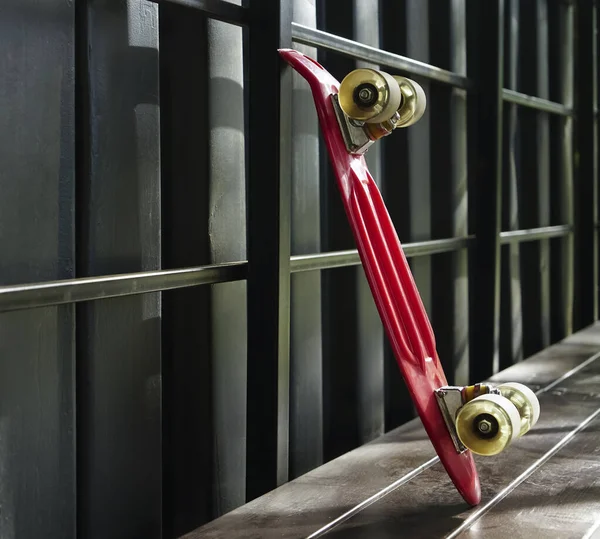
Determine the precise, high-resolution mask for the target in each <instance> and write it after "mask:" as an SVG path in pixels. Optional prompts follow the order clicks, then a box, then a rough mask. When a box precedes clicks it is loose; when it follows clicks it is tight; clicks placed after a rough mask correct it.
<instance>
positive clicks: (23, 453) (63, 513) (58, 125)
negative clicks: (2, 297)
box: [0, 0, 77, 539]
mask: <svg viewBox="0 0 600 539" xmlns="http://www.w3.org/2000/svg"><path fill="white" fill-rule="evenodd" d="M0 12H1V14H0V48H1V50H2V54H1V55H0V88H1V90H0V110H1V111H2V112H1V113H0V190H1V192H2V195H1V196H0V223H1V224H0V249H1V252H2V257H1V259H0V283H1V284H2V285H9V284H19V283H23V282H39V281H46V280H55V279H69V278H73V277H75V275H74V273H75V250H76V247H75V241H74V235H75V234H74V232H75V230H74V229H75V226H74V224H75V223H74V215H75V207H76V201H75V176H76V170H75V167H76V155H75V152H76V148H75V141H76V139H75V136H76V132H75V124H74V122H75V103H74V96H75V90H76V88H75V82H74V77H75V73H76V71H77V70H76V67H75V65H74V62H75V47H76V45H75V44H74V37H75V36H74V34H75V28H74V5H73V3H65V2H62V1H60V0H50V1H48V2H43V3H39V2H36V1H33V0H25V1H23V0H8V1H5V2H3V3H2V7H0ZM74 326H75V316H74V307H73V305H64V306H60V307H46V308H39V309H33V310H27V311H21V312H11V313H4V314H2V315H1V316H0V537H2V538H3V539H4V538H6V539H9V538H10V539H13V538H17V537H47V538H48V539H58V538H65V539H74V538H75V537H77V533H76V529H75V519H76V475H75V474H76V470H75V450H76V443H75V436H76V428H75V427H76V425H75V419H76V417H75V394H76V389H75V379H74V374H75V373H74V371H75V347H74V337H75V334H74Z"/></svg>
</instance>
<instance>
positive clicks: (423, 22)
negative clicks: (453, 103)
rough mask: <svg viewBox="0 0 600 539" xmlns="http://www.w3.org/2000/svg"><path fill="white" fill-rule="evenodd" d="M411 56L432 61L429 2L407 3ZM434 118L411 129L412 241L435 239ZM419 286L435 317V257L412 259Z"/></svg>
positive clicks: (426, 84)
mask: <svg viewBox="0 0 600 539" xmlns="http://www.w3.org/2000/svg"><path fill="white" fill-rule="evenodd" d="M406 22H407V27H406V39H407V56H409V57H410V58H413V59H415V60H420V61H422V62H429V24H428V23H429V1H424V0H407V1H406ZM419 83H420V84H421V85H422V86H423V89H424V90H425V94H429V88H430V83H429V81H425V80H419ZM430 122H431V115H430V114H425V115H424V116H423V117H422V118H421V120H420V121H419V122H418V123H417V124H415V125H414V126H411V128H410V129H408V130H407V133H406V137H407V139H408V151H409V155H410V158H409V161H408V182H409V190H410V191H409V201H410V202H409V203H410V241H424V240H429V239H431V202H430V200H431V144H430V140H429V137H430V132H431V130H430ZM410 264H411V268H412V271H413V275H414V279H415V283H416V285H417V287H418V289H419V294H420V295H421V299H422V300H423V305H424V306H425V309H426V310H427V312H428V314H429V316H431V310H432V290H431V257H429V256H427V257H419V258H417V259H414V260H411V262H410Z"/></svg>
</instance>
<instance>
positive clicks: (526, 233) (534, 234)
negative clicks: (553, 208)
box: [500, 225, 573, 245]
mask: <svg viewBox="0 0 600 539" xmlns="http://www.w3.org/2000/svg"><path fill="white" fill-rule="evenodd" d="M572 230H573V228H572V227H571V225H556V226H542V227H540V228H529V229H526V230H508V231H506V232H500V243H501V244H502V245H508V244H509V243H521V242H525V241H536V240H546V239H549V238H561V237H563V236H567V235H568V234H570V233H571V232H572Z"/></svg>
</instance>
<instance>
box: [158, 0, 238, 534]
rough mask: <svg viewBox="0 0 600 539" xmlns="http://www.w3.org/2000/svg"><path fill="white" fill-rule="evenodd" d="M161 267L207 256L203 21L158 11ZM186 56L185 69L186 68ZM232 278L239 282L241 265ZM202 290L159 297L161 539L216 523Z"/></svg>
mask: <svg viewBox="0 0 600 539" xmlns="http://www.w3.org/2000/svg"><path fill="white" fill-rule="evenodd" d="M159 12H160V20H159V30H160V71H161V73H160V77H161V78H160V102H161V110H160V123H161V135H162V137H161V176H162V178H161V199H162V201H161V202H162V203H161V206H162V215H161V221H162V241H161V243H162V266H163V267H165V268H171V267H182V266H193V265H197V264H205V263H207V262H208V261H209V260H210V251H209V233H208V221H209V206H208V204H207V201H208V199H209V192H208V190H209V182H208V177H209V159H208V155H209V145H208V117H209V113H208V86H207V72H208V51H207V47H208V45H207V37H206V17H205V16H204V15H203V14H202V13H200V12H196V11H190V10H186V9H185V8H182V7H180V6H176V5H171V4H169V5H166V4H165V5H162V6H161V7H160V10H159ZM190 58H193V66H194V67H193V68H190ZM236 267H237V268H238V269H242V268H244V269H243V272H242V273H241V274H240V279H243V278H244V277H245V274H246V264H245V263H244V264H243V265H241V266H236ZM210 295H211V287H209V286H197V287H192V288H186V289H181V290H172V291H169V292H167V293H164V294H163V308H162V328H161V330H162V389H163V393H162V425H163V429H162V434H163V536H164V537H165V538H170V537H176V536H179V535H181V534H183V533H185V532H187V531H189V530H190V529H193V528H195V527H197V526H199V525H201V524H203V523H205V522H207V521H209V520H211V519H212V518H215V517H216V516H217V510H216V504H215V503H214V499H213V498H214V496H213V489H212V485H213V484H215V481H214V480H213V478H214V476H215V475H216V473H215V470H214V465H213V455H214V446H215V444H214V425H213V409H212V402H213V400H212V390H211V384H212V362H211V352H210V343H211V329H212V328H211V318H210Z"/></svg>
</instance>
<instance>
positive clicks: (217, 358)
mask: <svg viewBox="0 0 600 539" xmlns="http://www.w3.org/2000/svg"><path fill="white" fill-rule="evenodd" d="M233 3H234V4H237V5H241V0H234V2H233ZM207 37H208V74H209V84H208V90H209V103H208V114H209V125H208V128H209V137H208V140H209V148H210V150H209V162H210V180H209V182H210V183H209V199H208V204H209V208H208V215H209V223H208V227H209V237H210V262H211V263H223V262H233V261H236V260H245V259H246V193H245V149H244V89H243V85H244V81H243V76H244V65H243V61H244V58H243V35H242V28H240V27H238V26H234V25H231V24H226V23H224V22H221V21H216V20H210V19H209V20H208V22H207ZM210 309H211V315H210V316H211V326H212V331H211V354H210V357H211V359H212V386H211V390H212V391H211V393H212V411H213V425H214V429H215V431H214V452H215V453H214V456H213V459H214V461H213V469H214V470H215V477H214V478H213V496H214V503H215V509H216V513H217V514H218V515H221V514H223V513H226V512H229V511H231V510H233V509H235V508H236V507H239V506H240V505H242V504H243V503H244V502H245V500H246V481H245V477H246V282H245V281H240V282H235V283H226V284H220V285H216V286H213V287H211V303H210ZM232 335H235V338H232Z"/></svg>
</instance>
